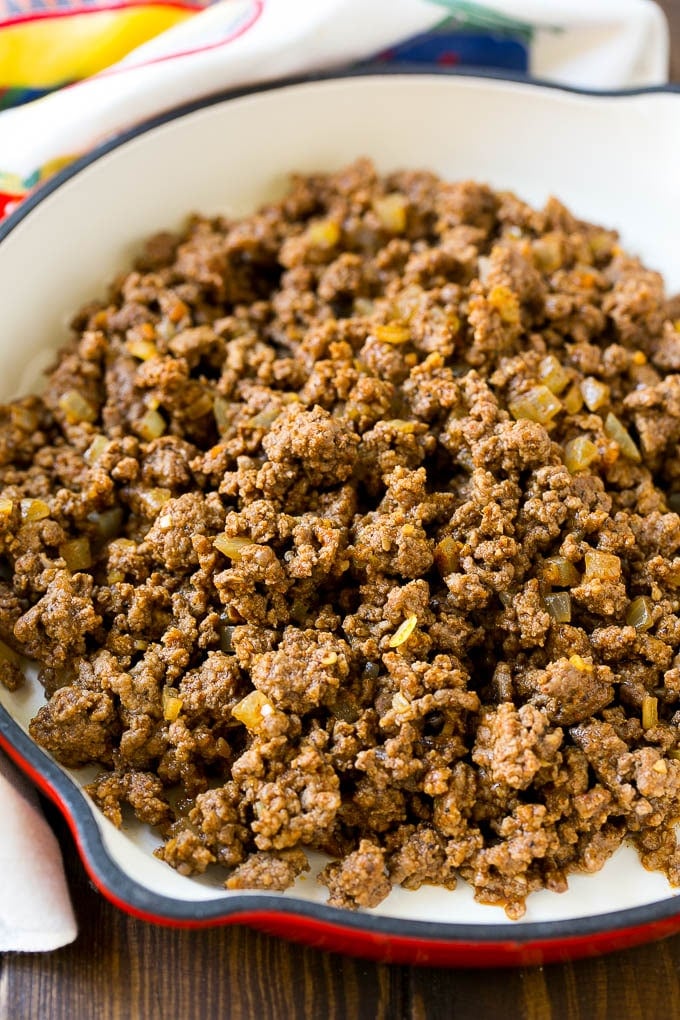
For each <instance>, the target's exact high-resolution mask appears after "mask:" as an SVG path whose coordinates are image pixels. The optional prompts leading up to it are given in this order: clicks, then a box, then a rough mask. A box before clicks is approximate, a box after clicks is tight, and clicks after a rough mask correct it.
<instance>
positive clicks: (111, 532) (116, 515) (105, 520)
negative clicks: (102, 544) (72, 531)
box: [87, 506, 123, 538]
mask: <svg viewBox="0 0 680 1020" xmlns="http://www.w3.org/2000/svg"><path fill="white" fill-rule="evenodd" d="M87 519H88V521H92V523H93V524H94V525H95V527H96V528H97V531H98V532H99V534H100V535H101V536H102V538H114V537H115V536H116V535H117V534H118V533H119V531H120V526H121V524H122V523H123V511H122V509H121V508H120V507H119V506H114V507H112V508H111V509H110V510H102V511H101V513H97V511H94V512H93V513H91V514H88V515H87Z"/></svg>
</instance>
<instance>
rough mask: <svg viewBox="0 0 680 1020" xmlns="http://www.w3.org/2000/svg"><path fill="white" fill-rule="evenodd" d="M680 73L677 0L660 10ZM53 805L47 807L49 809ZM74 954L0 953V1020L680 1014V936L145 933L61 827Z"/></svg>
mask: <svg viewBox="0 0 680 1020" xmlns="http://www.w3.org/2000/svg"><path fill="white" fill-rule="evenodd" d="M662 6H663V7H664V9H665V11H666V13H667V16H668V19H669V25H670V29H671V37H672V61H671V73H672V76H673V78H674V79H676V80H678V79H680V0H666V2H664V3H662ZM48 810H50V809H48ZM50 816H51V818H52V820H53V822H54V825H55V828H56V830H57V832H58V834H59V837H60V840H61V844H62V847H63V849H64V854H65V859H66V868H67V874H68V879H69V884H70V888H71V893H72V897H73V902H74V904H75V908H76V913H77V915H78V923H79V931H80V934H79V937H78V940H77V942H76V943H75V944H74V945H73V946H69V947H67V948H66V949H63V950H60V951H59V952H56V953H51V954H34V955H16V956H10V955H6V956H5V957H4V958H3V960H2V963H1V965H0V1020H212V1018H220V1020H298V1018H299V1020H317V1018H318V1020H402V1018H403V1020H439V1018H442V1020H444V1018H447V1020H448V1018H454V1020H495V1018H497V1017H499V1018H507V1020H667V1018H675V1017H680V936H678V937H675V938H672V939H668V940H666V941H665V942H660V943H655V944H653V945H650V946H644V947H642V948H640V949H635V950H630V951H629V952H625V953H616V954H613V955H610V956H607V957H603V958H600V959H596V960H585V961H581V962H578V963H573V964H565V965H562V966H552V967H545V968H525V969H515V970H492V971H484V972H480V971H471V970H432V969H418V968H409V967H396V966H394V967H390V966H386V965H379V964H373V963H367V962H364V961H360V960H353V959H350V958H348V957H342V956H338V955H334V954H330V953H323V952H321V951H319V950H313V949H306V948H303V947H300V946H296V945H291V944H288V943H286V942H283V941H281V940H278V939H274V938H271V937H269V936H266V935H260V934H258V933H256V932H251V931H248V930H247V929H242V928H217V929H213V930H209V931H202V932H190V931H177V930H170V929H161V928H154V927H152V926H150V925H146V924H144V923H142V922H139V921H135V920H133V919H132V918H129V917H126V916H125V915H123V914H121V913H120V912H119V911H117V910H116V909H115V908H114V907H112V906H111V905H110V904H108V903H107V902H106V901H105V900H103V899H102V898H101V897H100V896H99V895H98V894H97V893H96V892H95V891H94V890H93V889H92V887H91V886H90V884H89V882H88V880H87V877H86V875H85V872H84V870H83V867H82V865H81V864H80V861H79V860H78V857H77V853H76V850H75V847H74V845H73V842H72V840H71V838H70V836H69V835H68V833H67V831H66V827H65V825H64V824H63V822H62V821H61V820H60V819H59V818H58V817H56V815H55V814H54V812H53V811H51V814H50Z"/></svg>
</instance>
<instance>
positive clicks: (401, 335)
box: [373, 322, 411, 344]
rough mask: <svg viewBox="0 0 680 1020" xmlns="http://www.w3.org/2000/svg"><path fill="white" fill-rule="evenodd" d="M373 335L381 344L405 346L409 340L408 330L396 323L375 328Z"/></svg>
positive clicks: (409, 332)
mask: <svg viewBox="0 0 680 1020" xmlns="http://www.w3.org/2000/svg"><path fill="white" fill-rule="evenodd" d="M373 333H374V335H375V338H376V340H379V341H380V343H381V344H405V343H406V342H407V341H408V340H410V339H411V331H410V329H408V327H407V326H402V325H401V324H400V323H398V322H389V323H387V325H386V326H376V327H375V329H374V330H373Z"/></svg>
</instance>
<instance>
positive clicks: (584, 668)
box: [569, 655, 593, 673]
mask: <svg viewBox="0 0 680 1020" xmlns="http://www.w3.org/2000/svg"><path fill="white" fill-rule="evenodd" d="M569 662H570V663H571V664H572V666H573V667H574V669H577V670H578V671H579V673H592V672H593V666H592V663H590V662H586V660H585V659H584V658H583V656H581V655H570V656H569Z"/></svg>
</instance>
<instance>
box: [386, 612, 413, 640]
mask: <svg viewBox="0 0 680 1020" xmlns="http://www.w3.org/2000/svg"><path fill="white" fill-rule="evenodd" d="M417 624H418V617H417V616H416V615H415V613H414V614H413V615H411V616H407V617H406V619H405V620H404V622H403V623H402V624H401V626H400V627H399V628H398V629H397V630H396V631H395V633H394V634H393V635H392V637H391V638H390V641H389V645H390V648H399V646H400V645H403V644H404V643H405V642H406V641H408V639H409V638H410V637H411V634H412V633H413V631H414V630H415V629H416V626H417Z"/></svg>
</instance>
